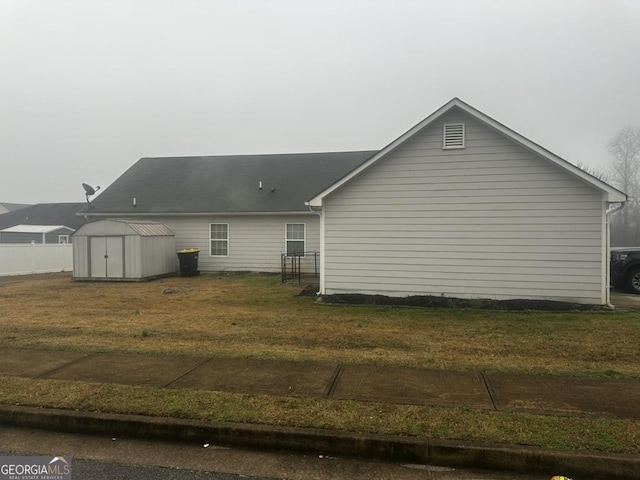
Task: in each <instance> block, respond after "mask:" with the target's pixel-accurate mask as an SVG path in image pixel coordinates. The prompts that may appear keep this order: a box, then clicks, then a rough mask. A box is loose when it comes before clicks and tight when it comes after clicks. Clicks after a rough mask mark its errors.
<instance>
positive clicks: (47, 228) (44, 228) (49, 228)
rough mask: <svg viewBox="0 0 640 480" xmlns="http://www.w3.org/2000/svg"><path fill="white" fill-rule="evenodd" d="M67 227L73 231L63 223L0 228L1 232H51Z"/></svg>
mask: <svg viewBox="0 0 640 480" xmlns="http://www.w3.org/2000/svg"><path fill="white" fill-rule="evenodd" d="M62 229H67V230H71V231H73V228H69V227H65V226H64V225H14V226H13V227H8V228H4V229H2V230H0V232H2V233H51V232H55V231H56V230H62Z"/></svg>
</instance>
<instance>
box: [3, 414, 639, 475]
mask: <svg viewBox="0 0 640 480" xmlns="http://www.w3.org/2000/svg"><path fill="white" fill-rule="evenodd" d="M0 425H11V426H19V427H30V428H39V429H47V430H56V431H64V432H74V433H87V434H96V435H106V436H110V437H119V436H121V437H133V438H146V439H154V440H171V441H190V442H198V443H210V444H212V445H218V446H227V447H245V448H246V447H251V448H264V449H272V450H291V451H296V452H305V453H317V454H323V455H334V456H340V457H355V458H362V459H374V460H385V461H389V462H402V463H423V464H430V465H440V466H449V467H458V468H485V469H492V470H503V471H509V472H514V473H515V472H519V473H528V474H533V473H540V474H547V475H549V476H552V475H557V474H562V475H568V476H572V477H576V478H578V477H584V478H590V479H600V478H602V479H607V480H611V479H620V480H632V479H633V480H636V479H638V478H640V458H639V457H631V456H625V455H613V454H601V453H590V452H559V451H555V450H549V449H544V448H534V447H525V446H514V445H492V444H474V443H466V442H455V441H446V440H437V439H418V438H411V437H400V436H392V435H366V434H351V433H344V432H333V431H329V430H315V429H305V428H289V427H278V426H270V425H253V424H239V423H221V422H204V421H197V420H182V419H174V418H158V417H145V416H141V415H118V414H98V413H91V412H80V411H69V410H56V409H43V408H34V407H21V406H0Z"/></svg>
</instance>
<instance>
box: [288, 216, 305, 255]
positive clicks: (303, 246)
mask: <svg viewBox="0 0 640 480" xmlns="http://www.w3.org/2000/svg"><path fill="white" fill-rule="evenodd" d="M289 225H302V227H303V234H304V235H303V238H302V240H301V239H299V238H289ZM289 242H302V255H300V258H305V252H306V251H307V224H306V223H300V222H296V223H285V225H284V252H285V254H286V255H287V257H291V256H292V255H290V254H289Z"/></svg>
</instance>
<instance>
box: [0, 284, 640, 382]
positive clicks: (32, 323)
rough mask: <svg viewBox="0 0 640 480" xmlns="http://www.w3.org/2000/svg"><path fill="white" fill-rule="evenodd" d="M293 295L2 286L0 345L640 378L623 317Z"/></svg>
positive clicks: (629, 320) (156, 287) (259, 290)
mask: <svg viewBox="0 0 640 480" xmlns="http://www.w3.org/2000/svg"><path fill="white" fill-rule="evenodd" d="M300 290H301V287H299V286H293V285H282V284H281V283H280V281H279V277H277V276H267V275H204V276H201V277H195V278H179V277H176V278H170V279H165V280H161V281H155V282H147V283H79V282H73V281H72V280H71V277H70V275H69V274H55V275H44V276H30V277H13V278H10V279H6V278H5V279H2V280H0V345H4V346H12V347H25V348H39V349H66V350H77V351H83V352H96V351H110V352H137V353H163V354H184V355H201V356H223V357H253V358H274V359H295V360H326V361H338V362H344V363H374V364H383V365H407V366H415V367H429V368H453V369H458V370H471V369H473V370H478V369H482V370H493V371H520V372H531V373H552V374H570V375H596V376H621V377H637V378H640V346H639V344H638V342H637V341H636V339H637V338H639V337H640V319H639V316H638V314H637V313H635V312H629V313H616V312H565V313H553V312H503V311H500V312H498V311H480V310H455V309H415V308H393V307H331V306H319V305H316V304H315V303H314V299H313V298H310V297H299V296H297V294H298V293H299V292H300ZM168 292H172V293H168Z"/></svg>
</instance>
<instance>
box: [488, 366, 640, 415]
mask: <svg viewBox="0 0 640 480" xmlns="http://www.w3.org/2000/svg"><path fill="white" fill-rule="evenodd" d="M486 378H487V381H488V383H489V386H490V389H491V390H492V393H493V395H494V399H495V403H496V408H497V409H498V410H502V411H522V412H524V411H528V412H531V411H540V412H546V413H564V414H576V413H587V414H598V415H611V416H615V417H621V418H640V381H638V380H633V379H606V378H597V379H595V378H576V377H551V376H537V375H536V376H534V375H508V374H494V373H491V374H486Z"/></svg>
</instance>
